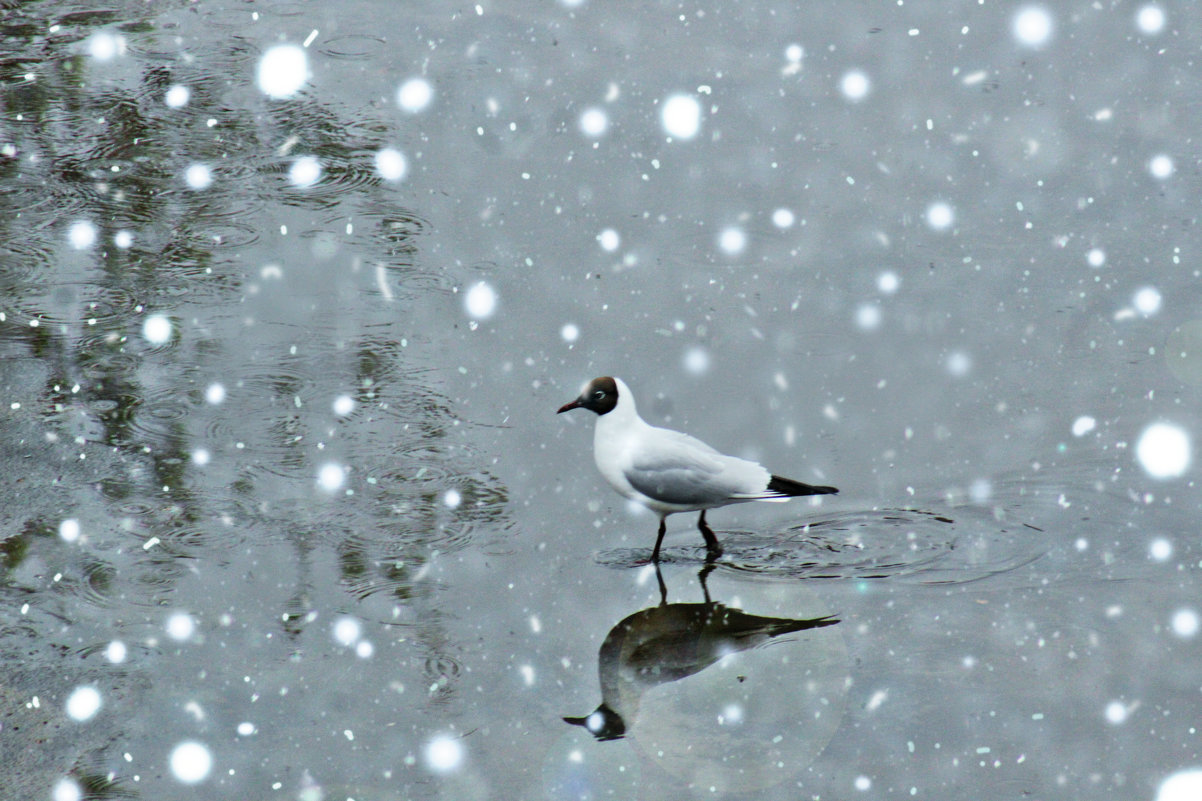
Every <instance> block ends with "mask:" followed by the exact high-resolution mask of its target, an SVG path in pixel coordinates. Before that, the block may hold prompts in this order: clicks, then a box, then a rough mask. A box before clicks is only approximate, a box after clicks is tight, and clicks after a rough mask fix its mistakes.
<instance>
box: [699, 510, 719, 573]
mask: <svg viewBox="0 0 1202 801" xmlns="http://www.w3.org/2000/svg"><path fill="white" fill-rule="evenodd" d="M697 528H699V529H700V530H701V536H703V537H705V559H706V561H707V562H712V561H713V560H715V559H717V558H718V557H719V556H721V555H722V545H721V544H720V543H719V542H718V538H717V537H716V536H714V530H713V529H712V528H710V527H709V526H707V525H706V524H705V510H704V509H702V510H701V517H699V518H697Z"/></svg>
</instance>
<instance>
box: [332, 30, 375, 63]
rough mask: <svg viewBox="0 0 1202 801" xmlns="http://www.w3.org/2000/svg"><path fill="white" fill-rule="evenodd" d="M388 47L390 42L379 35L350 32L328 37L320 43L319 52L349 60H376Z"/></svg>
mask: <svg viewBox="0 0 1202 801" xmlns="http://www.w3.org/2000/svg"><path fill="white" fill-rule="evenodd" d="M387 47H388V42H387V41H385V40H384V39H381V38H380V37H378V36H368V35H367V34H358V33H348V34H342V35H340V36H331V37H330V38H329V39H326V40H325V41H324V42H322V43H321V44H319V45H318V47H317V52H319V53H321V54H322V55H324V56H327V57H329V58H337V59H345V60H347V61H374V60H375V59H377V58H379V57H381V56H383V55H384V54H385V51H386V49H387Z"/></svg>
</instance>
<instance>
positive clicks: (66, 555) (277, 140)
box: [0, 4, 507, 681]
mask: <svg viewBox="0 0 1202 801" xmlns="http://www.w3.org/2000/svg"><path fill="white" fill-rule="evenodd" d="M57 11H58V9H57V8H56V6H55V5H54V4H41V5H36V6H30V5H26V6H24V7H22V8H21V9H20V10H19V11H15V12H14V13H13V14H12V15H8V16H6V18H5V19H4V21H3V22H0V29H2V32H3V35H4V38H5V42H6V52H5V53H4V54H3V55H0V80H2V81H3V82H4V85H5V87H6V89H5V120H6V126H7V127H6V129H5V139H4V141H5V143H6V144H9V145H11V147H10V148H8V149H7V150H6V152H5V153H3V154H0V202H3V204H4V206H5V207H6V209H7V211H8V213H5V214H0V238H3V240H4V241H5V242H6V243H13V247H11V248H10V247H6V248H4V249H3V250H4V251H5V252H0V312H3V317H2V318H0V361H3V362H7V363H9V365H10V366H11V365H22V364H24V365H28V364H33V365H35V367H34V368H33V369H29V370H17V369H16V368H12V369H11V370H6V369H5V368H4V367H3V366H0V377H2V378H4V379H5V381H4V384H5V385H6V386H7V387H9V393H8V396H11V397H12V398H13V399H14V400H17V399H19V400H20V401H21V403H22V409H21V410H20V412H19V414H20V415H22V417H23V419H24V421H25V423H26V425H24V427H17V426H13V425H8V426H5V427H4V428H2V429H0V452H3V453H6V454H7V456H6V457H5V459H6V461H7V460H9V459H12V460H15V463H13V462H10V463H9V464H8V465H7V468H6V469H7V470H8V472H9V475H8V476H7V477H6V478H4V479H0V489H5V490H7V489H12V488H13V487H16V486H18V484H17V482H25V483H24V484H22V485H20V489H21V492H20V493H19V498H20V499H21V500H20V501H19V504H10V506H9V509H8V510H7V512H6V514H5V519H6V520H9V521H11V522H12V523H13V525H11V526H6V529H5V532H4V535H3V536H5V539H3V540H2V541H0V591H2V592H10V591H11V592H20V593H24V594H27V595H28V596H29V598H30V603H31V604H33V605H35V606H36V605H45V606H47V607H48V608H49V607H53V608H63V607H64V606H69V604H71V603H75V604H86V605H92V606H96V605H120V606H121V607H122V608H126V607H128V606H138V605H142V604H145V605H147V606H153V605H154V604H158V603H163V602H164V601H165V600H166V599H168V598H170V597H171V596H172V594H173V593H174V591H175V589H176V583H177V582H178V580H179V578H180V577H181V576H182V575H184V574H185V573H187V572H188V571H189V570H190V569H191V567H192V565H193V564H195V563H196V560H206V559H225V558H236V557H232V556H231V557H227V555H228V554H230V553H232V552H233V550H232V549H233V548H234V547H236V546H237V545H238V544H239V543H242V542H252V543H256V544H263V543H271V542H273V541H274V542H277V543H287V544H288V545H289V546H290V547H291V549H292V551H293V553H294V559H295V580H296V590H295V592H294V594H293V596H292V598H291V599H290V600H289V601H288V602H287V603H286V608H285V609H282V610H280V612H281V613H282V614H281V615H280V617H281V619H282V623H281V625H282V627H283V629H284V631H285V632H287V633H288V634H290V635H293V636H295V635H298V634H300V633H301V631H303V629H304V627H305V626H306V625H307V624H308V622H309V621H310V620H311V618H310V616H309V615H308V613H307V612H308V598H309V597H310V595H311V594H312V593H311V588H312V581H313V580H314V578H313V576H312V574H311V573H310V567H309V563H310V561H311V557H312V554H313V553H314V552H316V551H319V550H327V549H328V550H329V551H332V552H333V553H334V554H336V561H337V570H338V572H339V576H340V580H341V584H342V586H343V588H344V590H345V592H346V593H347V594H348V595H349V596H350V597H351V598H352V599H354V601H356V602H357V601H361V600H363V599H366V598H367V597H369V596H371V595H373V594H376V593H386V594H387V595H388V596H389V597H390V598H392V599H395V600H396V601H397V602H399V603H402V604H416V605H424V606H426V607H427V608H426V609H424V610H423V611H422V613H420V614H415V615H414V617H416V618H420V619H421V620H422V625H421V626H417V627H415V628H414V631H413V633H412V637H411V639H412V640H415V641H416V643H417V647H418V649H419V650H421V651H422V652H423V653H424V654H426V655H427V661H428V662H429V663H430V664H433V665H435V666H438V665H453V664H455V661H454V659H453V658H452V657H450V656H447V655H445V652H446V651H447V650H449V648H450V646H449V644H448V641H447V637H446V635H445V634H444V633H442V632H441V631H440V627H439V625H438V620H439V617H438V615H437V614H433V613H431V612H430V610H429V608H428V607H432V606H433V605H434V598H433V593H434V592H435V590H433V589H430V588H429V587H425V586H422V587H415V585H417V584H418V583H419V582H418V579H417V578H416V576H417V575H418V574H420V572H421V570H422V568H423V566H424V565H426V564H428V562H429V560H430V558H431V554H432V553H435V552H443V553H445V552H447V551H452V550H455V549H458V548H462V547H464V546H465V545H466V544H467V543H468V542H470V541H471V540H472V538H473V537H474V536H475V534H476V531H477V530H478V529H479V528H480V527H482V526H496V525H498V524H501V523H503V519H504V511H503V508H504V505H505V503H506V500H507V498H506V493H505V490H504V488H503V487H501V486H500V485H499V484H498V482H497V480H496V479H495V477H493V476H492V475H490V474H489V473H488V472H487V471H486V470H485V469H483V468H482V467H481V466H480V464H479V460H478V459H477V458H476V457H475V454H474V452H473V449H472V447H471V445H470V442H469V441H468V438H465V437H464V436H463V435H462V432H463V430H464V429H465V428H466V427H467V426H465V425H463V424H461V423H460V421H459V420H458V418H457V414H456V412H455V411H454V409H453V408H452V403H451V401H450V400H449V399H448V398H446V397H445V396H443V395H441V394H440V393H438V392H437V391H435V390H433V389H432V388H431V387H430V381H429V376H428V375H427V373H426V372H425V370H424V369H423V368H422V367H421V366H418V365H415V364H413V357H412V356H411V355H410V354H411V353H412V351H411V350H409V349H408V348H407V347H406V344H405V341H404V340H405V338H406V337H409V338H414V332H413V331H409V330H406V329H407V328H411V327H413V326H414V324H413V323H412V322H410V321H408V320H407V319H406V317H405V316H404V312H405V306H404V305H403V304H402V303H400V302H397V303H392V304H382V303H381V302H380V295H381V293H382V294H384V295H385V296H386V297H388V298H390V299H393V300H397V301H405V300H417V299H425V298H428V297H429V295H430V294H431V293H437V292H443V291H446V289H447V285H446V283H445V279H444V278H443V277H442V275H441V274H439V273H438V272H436V271H433V270H431V269H428V268H423V267H421V266H420V265H418V264H417V256H418V254H419V246H420V242H421V238H422V236H423V235H424V234H425V233H426V232H427V229H428V224H427V223H426V222H425V221H424V220H422V219H421V218H420V217H418V216H417V215H416V214H415V213H413V212H412V211H409V210H406V209H405V208H403V207H401V205H400V204H399V203H397V201H396V198H395V196H394V195H393V193H392V190H391V189H390V188H389V186H388V185H387V184H386V183H385V182H384V181H383V180H382V179H380V178H379V176H378V175H377V173H376V171H375V168H374V162H373V154H374V153H375V152H376V151H377V150H379V149H380V148H382V147H385V146H392V145H395V144H396V143H397V140H398V136H397V133H396V131H395V130H394V129H393V126H392V125H391V123H389V122H385V121H381V120H378V119H375V118H374V116H373V115H374V114H375V111H374V109H371V108H367V109H354V110H349V111H348V110H347V109H342V108H339V107H337V105H336V104H334V103H332V102H329V101H330V99H329V98H322V99H321V100H318V99H316V98H315V97H314V96H312V95H304V94H302V95H301V96H299V97H297V98H294V99H291V100H288V101H279V102H277V101H270V102H269V101H265V100H261V101H259V102H257V103H256V102H253V101H252V102H247V97H248V96H249V95H251V94H254V96H255V99H256V100H258V97H257V94H256V93H255V90H254V89H253V88H252V87H251V81H252V80H253V75H254V69H253V66H254V59H255V58H256V57H257V55H258V48H257V47H256V46H253V45H251V44H250V43H248V42H247V41H245V40H242V39H240V38H239V37H238V36H237V35H236V34H235V35H232V36H227V37H221V38H217V37H214V38H212V39H209V40H208V41H205V42H197V43H195V47H200V48H205V47H209V48H212V47H213V44H212V43H213V42H221V44H220V47H222V48H224V50H216V49H211V50H208V51H207V52H201V51H193V52H192V53H190V55H191V56H194V58H192V59H190V60H188V61H187V62H185V61H184V60H183V59H176V58H175V53H174V51H172V52H169V53H161V52H155V50H154V46H155V45H154V42H157V41H160V40H158V39H155V37H159V36H161V33H162V32H161V31H160V30H158V28H157V26H155V25H151V24H148V23H145V24H144V23H139V22H136V21H135V22H130V21H128V20H127V19H121V18H120V17H119V15H118V14H117V13H116V12H103V13H95V14H84V15H80V14H76V15H71V16H69V17H63V16H61V15H59V16H56V14H57ZM52 23H53V24H54V25H57V26H58V27H56V28H54V29H53V32H52V33H50V34H47V31H48V30H51V25H52ZM114 25H115V26H119V27H117V28H115V29H114V33H118V34H119V35H122V36H124V37H125V39H126V41H127V43H128V46H129V52H128V53H127V54H126V55H125V56H123V57H121V58H119V59H117V60H114V61H113V62H110V63H99V62H96V61H95V60H93V59H91V58H89V57H87V56H85V55H80V54H79V53H80V52H81V50H82V46H81V43H82V42H83V40H85V39H86V38H87V37H88V36H89V35H90V34H92V33H93V32H94V31H95V30H97V28H98V27H99V26H114ZM164 62H169V63H164ZM27 73H29V74H32V75H34V76H35V77H34V79H33V80H26V79H25V77H24V76H25V75H26V74H27ZM177 83H180V84H184V85H186V86H188V88H189V89H190V90H191V97H190V100H189V102H188V104H187V105H186V106H185V107H183V108H178V109H173V108H170V107H168V106H167V105H166V104H165V103H164V94H165V93H166V91H167V89H168V88H170V87H171V86H172V85H174V84H177ZM333 100H334V101H336V100H337V98H334V99H333ZM300 154H305V155H313V156H316V157H317V158H318V159H319V160H320V161H321V164H322V168H323V174H322V179H321V181H320V182H319V183H318V184H316V185H314V186H313V187H309V188H305V189H301V188H297V187H294V186H292V185H291V184H290V183H289V180H288V168H289V165H290V163H291V160H292V159H293V158H294V157H295V156H296V155H300ZM197 163H203V164H207V165H208V166H209V167H210V168H211V169H212V171H213V183H212V185H211V186H210V187H209V188H207V189H205V190H202V191H193V190H191V189H189V188H187V187H186V185H185V184H184V181H183V177H182V176H183V174H184V171H185V170H186V168H187V167H188V166H189V165H192V164H197ZM298 217H299V218H301V219H303V220H305V223H304V224H303V225H302V226H301V228H300V230H293V231H292V236H293V239H292V240H290V241H291V242H292V243H293V244H291V246H290V247H292V248H293V251H292V256H291V257H292V258H293V259H296V260H297V261H299V262H301V263H298V264H290V263H288V261H287V259H288V256H287V255H285V256H277V254H275V253H274V252H272V251H271V248H270V247H268V246H267V245H266V244H265V243H262V242H260V239H261V237H264V236H265V235H267V234H268V233H271V234H274V233H275V232H276V231H278V230H279V227H280V223H281V220H282V219H288V220H289V221H292V220H295V219H296V218H298ZM81 220H82V221H87V222H89V223H90V224H91V225H93V226H94V227H95V236H96V238H95V243H94V245H92V246H91V247H89V248H84V249H80V250H74V249H72V248H71V247H70V246H69V244H68V243H67V231H68V228H69V227H70V225H71V224H72V223H74V222H76V221H81ZM350 220H353V221H354V224H353V226H352V225H349V224H348V221H350ZM293 227H294V229H295V227H296V226H295V223H294V224H293ZM118 232H129V233H130V234H131V242H130V244H129V246H128V247H120V246H116V245H115V244H114V237H115V236H116V235H117V234H118ZM298 243H304V244H305V245H306V246H307V247H308V248H309V249H310V250H312V251H317V250H320V249H324V250H323V252H324V253H325V254H326V256H325V258H327V259H330V258H333V255H331V254H336V255H337V258H338V259H339V261H338V262H337V264H338V265H339V266H338V268H337V270H336V271H332V270H328V269H327V268H328V266H329V264H330V262H328V261H327V263H325V264H320V265H318V266H316V267H314V265H313V264H310V263H306V261H312V260H311V259H307V257H308V255H309V251H306V250H303V249H302V248H300V247H298ZM302 254H303V255H302ZM269 258H279V259H280V261H282V262H283V263H284V267H283V268H281V270H283V273H282V275H276V276H271V277H265V276H264V274H262V272H261V269H262V266H263V261H265V260H267V259H269ZM352 264H353V265H364V266H365V269H363V270H361V271H360V270H358V269H357V267H356V269H354V270H352V269H350V265H352ZM323 269H325V270H326V273H325V274H321V275H320V277H321V278H322V279H323V280H324V281H326V282H337V283H326V284H322V283H321V282H320V281H318V280H316V278H314V275H317V274H318V272H319V271H321V270H323ZM306 270H307V271H309V272H308V273H306V272H305V271H306ZM377 270H379V271H382V272H381V273H379V274H377V273H376V272H375V271H377ZM332 272H333V273H336V275H334V276H333V277H331V276H330V275H329V273H332ZM381 275H382V276H383V277H382V278H381V277H380V276H381ZM270 281H275V282H276V283H274V284H269V282H270ZM382 285H386V291H384V290H381V288H380V287H381V286H382ZM265 286H270V288H272V289H274V290H276V292H275V296H273V297H272V298H271V299H270V302H264V303H263V304H261V305H259V306H254V304H253V301H254V299H255V298H256V293H259V292H261V291H262V290H263V289H264V287H265ZM265 294H267V293H266V292H263V295H265ZM260 297H261V295H260ZM248 300H249V301H251V302H248ZM272 303H275V304H276V305H275V306H272V305H271V304H272ZM150 313H161V314H165V315H167V316H168V318H169V319H170V320H171V322H172V336H171V339H170V340H169V341H168V342H166V343H162V344H160V345H155V346H151V345H149V344H147V343H146V342H145V341H144V339H143V337H142V334H141V332H142V324H143V323H144V321H145V319H146V317H147V315H148V314H150ZM273 316H274V319H273ZM250 318H256V319H254V320H253V325H250V324H248V323H247V322H246V320H248V319H250ZM34 323H36V325H35V324H34ZM419 338H420V336H419ZM293 348H295V350H293ZM214 381H218V382H220V383H222V384H223V385H224V386H225V387H226V389H227V397H226V399H225V400H224V402H223V403H221V404H220V405H214V404H211V403H209V402H208V401H206V399H205V387H206V385H207V384H208V383H210V382H214ZM343 393H345V394H348V395H350V396H351V397H352V398H353V399H354V401H355V408H354V410H353V411H352V412H351V413H350V414H348V415H345V416H342V417H336V416H335V415H333V414H332V413H331V409H330V403H331V401H332V400H333V398H334V397H335V396H336V395H339V394H343ZM14 414H15V413H14ZM47 434H49V435H51V439H47V437H46V435H47ZM318 443H321V444H322V446H329V447H328V449H327V448H326V447H318ZM200 449H204V450H206V451H208V452H210V455H211V461H210V462H209V463H208V464H207V465H204V464H198V463H197V461H195V460H194V459H193V455H194V453H196V452H197V451H198V450H200ZM81 454H83V455H85V456H87V459H85V460H82V461H81V460H80V458H79V457H80V455H81ZM334 460H337V461H339V462H341V463H343V464H345V465H346V466H347V467H348V468H349V472H348V476H347V488H350V489H353V490H354V493H355V494H354V495H353V496H350V497H347V496H345V495H341V494H337V493H324V492H323V491H322V490H320V489H318V488H317V487H316V486H315V483H314V479H315V476H316V475H317V472H318V470H319V468H320V466H321V465H322V464H323V463H324V462H326V461H334ZM31 461H34V462H36V463H37V466H36V468H34V469H25V466H26V465H28V464H29V463H30V462H31ZM30 485H37V487H38V489H37V490H36V491H33V492H31V491H30V489H29V486H30ZM452 489H453V490H454V491H455V492H456V493H457V497H458V503H457V504H449V503H447V502H446V500H445V499H446V497H447V492H448V490H452ZM6 497H7V498H8V499H9V500H11V499H12V498H14V497H18V495H13V494H6ZM97 507H99V509H97ZM81 512H82V513H84V514H87V515H89V516H90V517H92V518H94V519H95V520H96V521H97V523H96V525H94V526H90V527H89V528H88V536H89V537H90V543H89V547H88V548H70V547H68V546H67V545H65V544H64V543H63V542H62V540H61V539H60V538H59V537H58V536H57V525H58V522H59V521H60V520H61V519H62V518H64V517H68V516H72V515H75V514H80V513H81ZM31 559H32V560H39V564H40V563H42V562H44V563H45V564H47V565H52V566H56V567H57V566H60V565H61V566H62V573H63V576H64V578H63V580H62V581H61V582H59V583H58V584H57V585H55V586H54V587H53V588H51V589H44V588H42V587H40V586H37V587H30V586H25V584H26V583H28V576H27V575H26V574H23V573H22V572H21V571H22V567H23V566H24V565H26V564H28V563H29V561H30V560H31ZM116 617H118V618H123V617H124V616H122V615H118V616H116ZM137 617H138V616H136V615H131V616H130V619H131V620H137ZM112 625H114V626H115V627H117V628H118V629H119V628H120V626H122V625H124V624H123V623H113V624H112ZM431 671H432V672H434V673H438V674H439V675H440V676H444V677H449V679H454V676H455V674H456V672H457V671H454V670H450V669H445V668H441V667H436V668H432V669H431ZM0 681H2V678H0Z"/></svg>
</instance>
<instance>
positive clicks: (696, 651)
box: [560, 564, 850, 792]
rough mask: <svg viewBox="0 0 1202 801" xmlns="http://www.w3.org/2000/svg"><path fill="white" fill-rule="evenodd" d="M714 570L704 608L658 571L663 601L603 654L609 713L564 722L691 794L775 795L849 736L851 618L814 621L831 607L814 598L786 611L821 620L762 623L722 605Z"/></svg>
mask: <svg viewBox="0 0 1202 801" xmlns="http://www.w3.org/2000/svg"><path fill="white" fill-rule="evenodd" d="M647 569H648V570H650V569H651V568H650V567H648V568H647ZM713 569H714V565H712V564H711V565H708V566H706V567H703V568H702V569H701V570H700V571H699V572H698V574H697V579H698V581H699V583H700V588H701V594H702V596H703V598H704V601H703V602H701V603H668V600H667V598H668V592H667V587H666V585H665V582H664V579H663V576H662V574H661V573H660V570H659V568H658V566H657V567H656V568H655V571H656V578H657V580H658V581H659V585H660V598H661V602H660V603H659V604H658V605H657V606H653V607H650V608H647V609H643V610H641V611H638V612H635V613H633V614H631V615H628V616H627V617H625V618H624V619H622V620H621V621H620V622H618V623H617V624H615V625H614V626H613V627H612V628H611V629H610V630H609V632H608V634H607V635H606V636H605V639H604V642H603V643H602V645H601V648H600V651H599V653H598V655H597V662H598V665H597V672H598V678H599V680H600V687H601V699H602V700H601V703H600V705H599V706H598V707H597V708H596V710H595V711H593V712H592V713H591V714H589V715H586V716H583V717H572V716H568V717H565V718H564V720H565V721H566V722H568V723H570V724H573V725H576V726H580V727H582V728H583V729H585V730H586V731H588V732H590V733H591V734H592V736H593V737H594V738H596V739H597V740H600V741H607V740H625V741H627V742H629V743H630V744H631V747H633V748H634V749H636V751H637V752H638V753H640V754H641V755H642V756H643V757H644V758H645V759H646V760H648V761H649V762H652V763H654V764H656V765H658V766H659V768H660V769H661V770H662V771H664V772H666V774H668V775H671V776H673V777H675V781H678V782H684V783H685V784H686V785H687V786H690V787H694V788H697V789H701V790H704V791H707V792H751V791H755V790H763V789H766V788H769V787H773V786H776V785H780V784H782V783H784V782H787V781H788V780H789V779H791V778H792V777H794V776H796V775H797V774H798V773H800V772H802V771H804V770H805V769H806V767H807V766H808V765H809V764H810V763H811V762H812V761H813V760H814V759H815V758H817V756H818V755H819V754H820V753H821V752H822V750H823V748H824V747H825V746H826V744H827V743H828V742H829V741H830V738H831V737H832V736H833V734H834V732H835V731H836V730H837V729H838V727H839V724H840V721H841V718H842V714H843V708H844V703H845V699H846V695H847V691H848V688H849V686H850V684H849V681H848V674H847V670H848V661H847V653H846V650H845V647H844V643H843V638H842V636H841V635H840V634H839V632H838V630H837V629H836V628H834V627H835V626H836V625H837V624H838V623H839V618H838V617H836V616H835V615H832V614H829V613H828V612H825V611H822V612H819V613H818V614H814V612H818V610H821V609H822V603H821V601H819V600H818V599H817V598H816V597H815V596H813V595H812V594H811V593H808V592H804V591H803V592H794V593H791V594H790V596H789V598H788V600H787V601H785V604H787V608H790V609H796V610H799V611H801V610H804V612H808V613H810V614H806V615H803V616H799V617H783V616H781V615H780V614H779V612H778V613H777V614H773V615H760V614H755V613H753V612H748V611H745V610H743V609H740V608H736V607H733V606H728V605H726V604H723V603H721V602H718V601H714V600H712V598H711V597H710V593H709V590H708V587H707V577H708V576H709V573H710V572H711V571H712V570H713ZM744 597H745V598H746V602H749V605H750V604H754V605H756V606H761V605H769V604H771V605H773V606H776V607H777V608H780V606H781V605H782V598H781V597H780V596H777V595H774V594H771V593H770V594H768V595H760V594H759V593H756V592H754V591H752V592H750V593H749V595H747V596H744ZM599 747H606V746H599ZM560 781H564V782H576V783H579V782H582V781H591V780H586V779H584V778H583V777H576V778H574V779H570V778H568V777H563V778H561V779H560Z"/></svg>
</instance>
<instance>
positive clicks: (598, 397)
mask: <svg viewBox="0 0 1202 801" xmlns="http://www.w3.org/2000/svg"><path fill="white" fill-rule="evenodd" d="M604 397H605V392H603V391H602V390H597V391H596V392H594V393H593V400H595V401H599V400H601V399H602V398H604Z"/></svg>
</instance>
